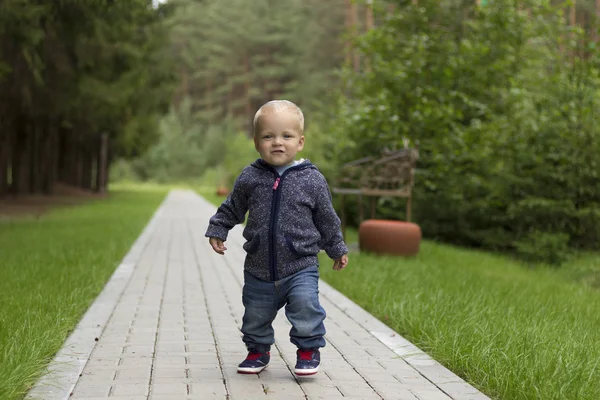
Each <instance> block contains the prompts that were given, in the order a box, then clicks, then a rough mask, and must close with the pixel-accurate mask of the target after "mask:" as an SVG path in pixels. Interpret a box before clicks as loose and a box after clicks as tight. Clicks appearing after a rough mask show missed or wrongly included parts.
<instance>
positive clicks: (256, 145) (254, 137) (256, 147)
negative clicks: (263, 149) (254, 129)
mask: <svg viewBox="0 0 600 400" xmlns="http://www.w3.org/2000/svg"><path fill="white" fill-rule="evenodd" d="M253 140H254V148H255V149H256V151H258V139H257V138H256V135H254V136H253Z"/></svg>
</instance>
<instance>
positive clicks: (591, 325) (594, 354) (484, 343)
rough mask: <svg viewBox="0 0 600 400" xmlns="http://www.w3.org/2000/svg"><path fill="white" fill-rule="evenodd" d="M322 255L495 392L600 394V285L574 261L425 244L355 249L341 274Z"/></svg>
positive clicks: (376, 306) (390, 321)
mask: <svg viewBox="0 0 600 400" xmlns="http://www.w3.org/2000/svg"><path fill="white" fill-rule="evenodd" d="M196 189H197V192H198V193H199V194H200V195H202V196H204V197H205V198H206V199H207V200H208V201H210V202H212V203H213V204H214V205H215V206H218V205H219V204H220V202H221V201H222V200H223V198H219V197H218V196H216V195H214V194H213V193H212V192H208V193H205V190H202V189H198V188H196ZM356 240H357V235H356V231H353V230H349V231H348V242H349V243H352V242H356ZM321 257H322V258H321V264H322V266H325V268H321V278H322V279H323V280H325V281H326V282H327V283H329V284H330V285H332V286H333V287H334V288H336V289H337V290H339V291H340V292H342V293H344V294H345V295H346V296H348V297H349V298H350V299H351V300H352V301H354V302H356V303H357V304H359V305H360V306H361V307H363V308H364V309H365V310H367V311H368V312H370V313H371V314H373V315H374V316H375V317H377V318H378V319H380V320H381V321H383V322H384V323H386V324H387V325H388V326H390V327H391V328H392V329H394V330H395V331H396V332H398V333H399V334H401V335H402V336H404V337H405V338H406V339H408V340H409V341H411V342H413V343H414V344H415V345H416V346H418V347H419V348H421V349H422V350H423V351H425V352H427V353H428V354H430V355H431V356H432V357H433V358H435V359H436V360H437V361H438V362H440V363H441V364H443V365H444V366H446V367H447V368H449V369H450V370H452V371H453V372H454V373H456V374H458V375H460V376H461V377H462V378H463V379H465V380H466V381H468V382H469V383H471V384H472V385H473V386H475V387H477V388H478V389H480V390H481V391H482V392H484V393H486V394H487V395H489V396H490V397H492V398H498V399H511V400H513V399H514V400H517V399H544V400H550V399H557V400H558V399H561V400H567V399H578V400H579V399H589V400H597V399H600V291H598V290H594V289H592V288H590V287H588V286H586V285H584V284H582V283H581V282H577V281H576V279H575V277H574V276H572V274H571V272H570V271H569V269H570V266H565V267H564V268H563V269H559V270H554V269H550V268H544V267H537V268H526V267H525V266H524V265H522V264H520V263H518V262H516V261H513V260H511V259H509V258H507V257H502V256H499V255H494V254H489V253H485V252H481V251H474V250H467V249H460V248H455V247H452V246H448V245H443V244H437V243H433V242H430V241H427V240H424V241H423V243H422V246H421V251H420V253H419V255H418V256H416V257H414V258H410V259H402V258H395V257H386V256H376V255H372V254H365V253H362V254H351V257H350V265H349V268H348V269H347V270H346V271H343V272H342V273H339V272H335V271H332V270H331V268H327V266H329V265H330V264H331V262H330V261H329V259H328V258H327V257H326V256H324V255H321ZM575 263H577V260H576V261H575Z"/></svg>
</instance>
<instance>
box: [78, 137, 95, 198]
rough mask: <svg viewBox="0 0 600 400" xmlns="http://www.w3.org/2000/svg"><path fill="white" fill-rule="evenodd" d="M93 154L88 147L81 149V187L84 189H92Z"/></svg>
mask: <svg viewBox="0 0 600 400" xmlns="http://www.w3.org/2000/svg"><path fill="white" fill-rule="evenodd" d="M92 163H93V156H92V152H91V151H90V150H89V149H88V148H87V146H82V148H81V185H80V187H81V188H82V189H88V190H90V189H92V170H93V167H92Z"/></svg>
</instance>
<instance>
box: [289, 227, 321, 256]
mask: <svg viewBox="0 0 600 400" xmlns="http://www.w3.org/2000/svg"><path fill="white" fill-rule="evenodd" d="M283 238H284V240H285V244H286V246H287V248H288V250H289V251H290V253H292V255H293V256H295V257H306V256H311V255H315V254H318V253H319V244H318V243H316V242H315V243H312V244H303V242H299V241H294V238H293V237H292V235H290V234H288V233H285V234H284V235H283Z"/></svg>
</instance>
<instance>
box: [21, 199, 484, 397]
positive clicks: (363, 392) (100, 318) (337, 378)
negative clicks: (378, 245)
mask: <svg viewBox="0 0 600 400" xmlns="http://www.w3.org/2000/svg"><path fill="white" fill-rule="evenodd" d="M214 211H215V207H214V206H213V205H211V204H209V203H208V202H207V201H205V200H204V199H202V198H201V197H199V196H198V195H196V194H195V193H194V192H191V191H183V190H177V191H172V192H171V193H170V194H169V195H168V196H167V198H166V199H165V201H164V202H163V204H162V205H161V207H160V208H159V209H158V211H157V212H156V214H155V215H154V217H153V218H152V220H151V221H150V223H149V224H148V226H147V227H146V228H145V230H144V231H143V233H142V234H141V236H140V237H139V238H138V240H137V241H136V242H135V244H134V245H133V247H132V248H131V250H130V252H129V253H128V254H127V256H126V257H125V258H124V260H123V261H122V263H121V265H120V266H119V267H118V268H117V270H116V271H115V273H114V275H113V277H112V278H111V280H110V281H109V282H108V284H107V285H106V287H105V289H104V291H103V292H102V293H101V294H100V296H99V297H98V298H97V300H96V301H95V302H94V304H93V305H92V306H91V307H90V309H89V310H88V311H87V313H86V314H85V316H84V317H83V319H82V320H81V321H80V323H79V325H78V326H77V328H76V330H75V331H74V332H73V334H72V335H71V336H70V337H69V339H68V340H67V342H66V343H65V345H64V347H63V349H62V350H61V351H60V352H59V353H58V354H57V356H56V358H55V360H54V362H53V363H52V364H51V365H50V367H49V371H48V373H47V375H45V376H44V377H43V378H42V379H41V380H40V381H39V382H38V383H37V384H36V386H35V387H34V388H33V389H32V390H31V391H30V392H29V394H28V395H27V397H26V398H27V399H30V400H31V399H40V400H41V399H43V400H55V399H67V398H70V399H73V400H102V399H115V400H146V399H151V400H210V399H230V400H238V399H239V400H250V399H285V400H300V399H325V400H335V399H344V398H349V399H387V400H449V399H465V400H466V399H472V400H483V399H487V397H486V396H484V395H483V394H481V393H480V392H478V391H477V390H476V389H474V388H473V387H472V386H470V385H468V384H466V383H465V382H464V381H463V380H462V379H460V378H458V377H457V376H456V375H454V374H453V373H452V372H450V371H449V370H447V369H445V368H444V367H442V366H441V365H440V364H438V363H437V362H435V361H434V360H432V359H431V358H430V357H429V356H427V355H426V354H424V353H423V352H422V351H420V350H419V349H418V348H416V347H415V346H414V345H412V344H411V343H410V342H408V341H407V340H405V339H404V338H402V337H401V336H399V335H397V334H396V333H395V332H393V331H392V330H391V329H389V328H388V327H387V326H385V325H384V324H383V323H381V322H380V321H378V320H377V319H375V318H374V317H373V316H371V315H370V314H369V313H367V312H366V311H364V310H363V309H361V308H360V307H358V306H357V305H356V304H354V303H353V302H351V301H350V300H348V299H347V298H346V297H344V296H343V295H342V294H340V293H339V292H337V291H336V290H334V289H333V288H331V287H330V286H329V285H327V284H326V283H325V282H323V281H321V282H320V293H321V298H322V304H323V306H324V308H325V309H326V311H327V320H326V327H327V346H326V347H325V348H324V349H323V350H322V363H321V370H320V372H319V373H318V374H317V375H315V376H313V377H305V378H298V377H295V376H294V374H293V373H292V372H291V371H292V370H293V367H294V363H295V347H294V346H293V345H292V344H291V343H290V342H289V337H288V332H289V329H290V325H289V323H288V321H287V319H286V318H285V315H284V314H283V311H282V312H281V313H280V314H279V315H278V317H277V319H276V320H275V323H274V325H275V331H276V346H274V348H273V350H272V357H271V365H270V366H269V368H268V369H267V370H265V371H264V372H263V373H261V374H260V375H240V374H237V373H236V366H237V364H238V363H239V362H240V361H241V360H242V359H243V358H244V357H245V355H246V351H245V348H244V346H243V344H242V342H241V333H240V330H239V328H240V326H241V320H242V315H243V307H242V303H241V288H242V283H243V282H242V277H243V270H242V264H243V258H244V255H243V250H241V244H242V241H243V238H242V235H241V232H242V227H239V226H238V227H236V228H235V229H234V230H232V232H231V233H230V237H229V240H228V243H227V244H228V252H227V254H226V255H225V256H219V255H217V254H215V253H214V252H212V250H211V249H210V248H209V245H208V243H207V240H206V239H205V238H204V232H205V229H206V226H207V223H208V219H209V217H210V216H211V215H212V214H213V213H214ZM343 273H352V270H351V268H349V269H348V270H347V271H344V272H343Z"/></svg>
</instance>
